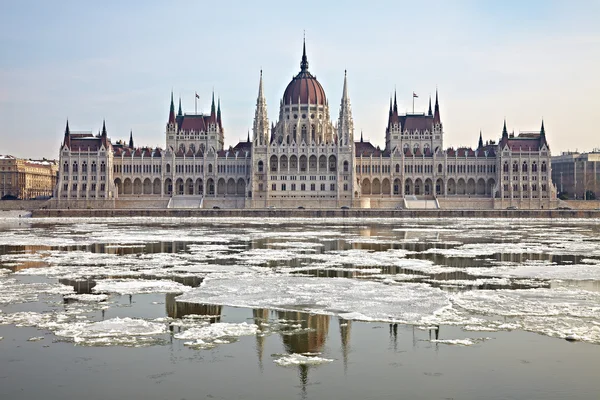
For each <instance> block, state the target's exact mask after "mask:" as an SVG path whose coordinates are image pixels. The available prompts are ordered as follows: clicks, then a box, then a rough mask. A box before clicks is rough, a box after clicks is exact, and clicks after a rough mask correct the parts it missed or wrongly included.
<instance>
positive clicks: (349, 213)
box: [32, 208, 600, 218]
mask: <svg viewBox="0 0 600 400" xmlns="http://www.w3.org/2000/svg"><path fill="white" fill-rule="evenodd" d="M32 217H34V218H61V217H68V218H106V217H114V218H123V217H176V218H186V217H194V218H202V217H207V218H212V217H226V218H240V217H247V218H291V217H293V218H600V210H445V209H441V210H440V209H437V210H407V209H404V210H386V209H363V208H357V209H347V210H342V209H202V208H200V209H172V208H171V209H137V210H136V209H130V210H126V209H106V210H101V209H82V210H73V209H71V210H61V209H42V210H33V211H32Z"/></svg>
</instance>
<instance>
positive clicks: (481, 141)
mask: <svg viewBox="0 0 600 400" xmlns="http://www.w3.org/2000/svg"><path fill="white" fill-rule="evenodd" d="M482 147H483V136H481V130H480V131H479V144H478V145H477V148H478V149H481V148H482Z"/></svg>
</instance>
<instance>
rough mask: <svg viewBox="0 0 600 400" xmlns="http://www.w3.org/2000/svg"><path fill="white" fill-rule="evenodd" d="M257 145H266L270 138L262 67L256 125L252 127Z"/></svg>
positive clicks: (255, 118) (257, 99)
mask: <svg viewBox="0 0 600 400" xmlns="http://www.w3.org/2000/svg"><path fill="white" fill-rule="evenodd" d="M252 131H253V135H254V136H253V140H254V143H255V145H260V146H264V145H267V144H268V140H269V119H268V117H267V101H266V100H265V95H264V91H263V76H262V69H261V70H260V81H259V83H258V97H257V98H256V110H255V112H254V125H253V127H252Z"/></svg>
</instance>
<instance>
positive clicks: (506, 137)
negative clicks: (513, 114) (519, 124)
mask: <svg viewBox="0 0 600 400" xmlns="http://www.w3.org/2000/svg"><path fill="white" fill-rule="evenodd" d="M502 139H508V131H507V130H506V118H504V127H503V128H502Z"/></svg>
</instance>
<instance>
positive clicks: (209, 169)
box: [208, 164, 213, 174]
mask: <svg viewBox="0 0 600 400" xmlns="http://www.w3.org/2000/svg"><path fill="white" fill-rule="evenodd" d="M212 172H213V167H212V164H208V173H209V174H212Z"/></svg>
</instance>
